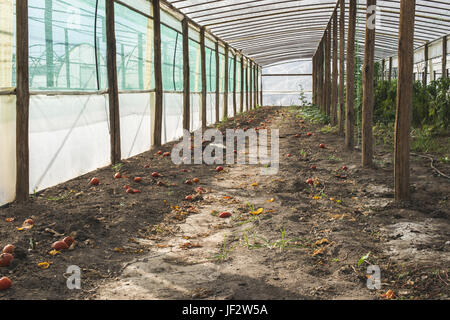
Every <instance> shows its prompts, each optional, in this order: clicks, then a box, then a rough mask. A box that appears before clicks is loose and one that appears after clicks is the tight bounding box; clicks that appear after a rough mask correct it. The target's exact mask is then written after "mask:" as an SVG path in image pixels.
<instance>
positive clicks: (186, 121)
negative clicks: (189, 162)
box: [182, 18, 191, 131]
mask: <svg viewBox="0 0 450 320" xmlns="http://www.w3.org/2000/svg"><path fill="white" fill-rule="evenodd" d="M182 28H183V129H185V130H188V131H190V130H191V129H190V124H191V81H190V80H191V69H190V66H189V23H188V19H187V18H184V19H183V22H182Z"/></svg>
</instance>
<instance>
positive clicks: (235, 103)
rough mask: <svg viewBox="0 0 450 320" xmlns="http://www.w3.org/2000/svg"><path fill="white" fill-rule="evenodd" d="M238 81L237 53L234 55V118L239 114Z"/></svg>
mask: <svg viewBox="0 0 450 320" xmlns="http://www.w3.org/2000/svg"><path fill="white" fill-rule="evenodd" d="M236 81H237V52H235V53H234V59H233V116H236V113H237V96H236V89H237V83H236Z"/></svg>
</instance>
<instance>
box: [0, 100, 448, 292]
mask: <svg viewBox="0 0 450 320" xmlns="http://www.w3.org/2000/svg"><path fill="white" fill-rule="evenodd" d="M300 120H301V119H300V117H299V115H298V113H296V112H295V111H294V110H288V109H277V108H272V109H270V108H264V109H259V110H258V111H256V112H252V113H250V114H249V115H245V116H243V117H242V118H240V119H236V120H235V121H234V122H232V121H230V122H229V123H227V124H225V125H224V126H227V127H236V126H238V123H239V124H240V125H241V126H242V127H244V126H246V125H248V126H249V127H254V126H260V123H262V122H264V124H265V125H267V126H268V127H271V128H280V172H279V174H278V175H277V176H262V175H261V174H260V166H250V165H231V166H225V170H224V171H223V172H221V173H217V172H215V170H214V168H215V167H209V166H191V167H188V170H189V172H184V173H182V172H180V170H181V169H182V168H184V167H177V166H175V165H173V164H172V163H171V162H170V160H169V159H168V158H164V157H162V156H158V155H155V154H154V152H152V153H148V154H144V155H142V156H140V157H137V158H134V159H131V160H130V161H129V162H128V163H126V164H125V166H124V168H123V172H124V175H125V176H129V179H131V178H132V177H134V176H140V177H143V182H142V183H141V184H133V187H135V188H139V189H140V190H141V191H142V193H140V194H135V195H128V194H125V192H124V189H123V185H124V184H126V181H119V182H118V181H117V180H114V179H113V178H112V176H113V173H112V171H111V169H110V168H105V169H102V170H100V171H98V172H96V173H94V174H90V175H89V177H88V176H85V177H81V178H79V179H75V180H73V181H70V182H69V183H67V184H65V185H62V186H58V187H57V188H53V189H49V190H48V191H46V192H45V193H43V194H40V195H38V197H37V198H36V199H34V200H33V201H32V202H30V203H29V204H27V205H25V206H15V205H13V206H10V207H9V208H5V209H2V210H1V211H0V214H1V217H2V219H1V220H2V221H1V224H2V229H1V236H2V239H5V242H9V243H12V242H14V243H15V244H18V245H17V247H19V248H20V247H22V251H24V252H25V256H24V257H23V258H20V257H19V258H18V259H16V260H15V261H16V264H15V265H13V266H12V267H10V268H9V269H8V270H9V271H8V272H9V273H10V276H11V278H13V281H14V282H15V286H14V287H13V288H12V289H10V290H8V291H5V292H3V293H0V299H1V298H3V299H8V298H21V297H24V298H30V297H31V298H55V299H59V298H61V294H62V295H65V297H66V298H76V299H85V298H88V299H192V298H194V299H379V298H380V297H381V294H383V293H385V292H386V291H387V290H393V291H394V293H395V296H396V298H402V299H416V298H422V299H448V295H449V289H448V283H449V279H448V271H449V267H450V242H449V241H450V224H449V213H450V210H449V208H448V203H449V199H448V197H449V194H450V183H449V181H448V180H446V179H444V178H441V177H436V176H433V172H432V171H431V169H430V168H429V164H428V162H427V161H426V160H424V159H420V158H417V159H416V158H413V162H412V166H411V170H412V173H413V174H412V186H413V188H414V192H413V201H412V202H411V203H410V204H409V205H407V206H403V207H396V206H395V205H393V203H392V200H393V199H392V196H393V192H392V187H393V169H392V159H391V154H390V153H387V152H385V151H383V148H381V147H380V148H378V152H377V153H376V160H377V161H376V163H377V168H376V169H372V170H362V169H361V168H360V165H359V159H360V153H359V152H357V151H355V152H353V153H350V152H346V151H345V152H344V151H343V148H342V145H343V139H342V138H341V137H338V136H336V135H334V134H331V133H321V130H320V126H317V125H312V124H308V123H300ZM247 122H249V123H247ZM307 132H311V133H313V135H312V136H311V137H307V135H306V133H307ZM297 134H299V137H297V136H296V135H297ZM321 143H324V144H325V147H326V148H324V149H321V148H319V144H321ZM171 146H172V145H168V146H165V148H164V150H163V151H170V150H171ZM288 154H290V156H288ZM147 164H149V165H150V168H146V165H147ZM311 166H316V167H317V168H316V170H313V169H311ZM343 166H347V167H348V170H347V171H343V170H342V168H343ZM440 169H441V170H442V171H444V172H449V171H450V167H449V166H447V167H443V166H442V167H441V168H440ZM153 171H158V172H160V173H161V174H162V175H164V177H162V178H157V179H154V178H152V177H151V173H152V172H153ZM92 176H97V177H99V178H100V180H101V185H100V186H99V187H94V188H93V187H87V186H86V181H89V179H90V178H91V177H92ZM194 177H198V178H199V180H200V182H199V183H198V184H197V185H186V184H184V182H185V180H186V179H192V178H194ZM308 178H312V179H314V180H315V183H316V184H315V185H314V186H310V185H308V184H307V183H306V180H307V179H308ZM125 179H127V177H126V178H125ZM158 181H163V182H164V183H165V184H166V187H161V186H158V185H157V182H158ZM130 183H131V184H132V182H130ZM199 186H200V187H202V188H204V189H205V193H202V194H198V195H197V196H196V197H195V199H194V201H193V202H190V201H185V200H184V198H185V196H186V195H188V194H195V192H194V189H195V188H197V187H199ZM63 196H64V197H63ZM55 197H61V199H60V200H58V201H55V200H54V198H55ZM49 198H52V199H53V200H49ZM249 206H252V207H253V208H254V210H256V209H258V208H263V211H262V213H260V214H259V215H252V214H250V213H249V212H250V211H251V210H250V208H249ZM220 212H231V213H232V217H231V218H228V219H220V218H219V217H218V216H217V214H218V213H220ZM31 215H34V218H35V220H36V221H37V223H36V227H35V228H33V229H32V230H29V231H25V232H28V233H27V234H24V233H19V232H17V230H15V228H16V227H17V226H13V225H11V223H10V224H8V223H5V222H4V218H6V217H15V218H16V221H17V222H21V221H22V219H25V218H28V217H30V216H31ZM16 224H18V223H16ZM3 225H5V226H6V228H3ZM48 228H51V229H53V230H55V231H57V232H58V233H61V234H64V235H67V234H73V235H74V236H75V239H76V240H77V247H76V248H75V250H71V251H67V252H63V253H62V254H60V255H57V256H55V257H52V258H51V259H52V260H53V261H52V262H53V264H52V265H51V267H50V268H49V269H47V270H39V268H37V267H36V263H37V262H39V261H42V260H45V259H49V256H48V251H49V250H48V247H49V245H50V244H51V242H52V241H54V240H55V239H56V238H57V237H54V235H52V234H51V233H49V232H48V231H46V229H48ZM30 238H32V239H35V241H36V242H37V243H38V245H37V248H35V249H34V250H31V251H28V253H26V250H25V249H24V248H26V247H27V246H28V241H29V239H30ZM2 244H3V243H2ZM5 244H6V243H5ZM369 252H370V255H369V258H368V259H367V262H363V263H362V265H361V266H358V261H359V260H360V258H361V257H362V256H364V255H366V254H367V253H369ZM69 264H75V265H79V266H80V267H82V270H83V280H82V281H83V288H82V290H81V291H78V292H74V291H69V290H68V289H67V288H66V287H65V278H64V270H65V268H66V267H67V265H69ZM369 264H372V265H378V266H379V267H380V270H381V281H382V288H381V290H369V289H368V288H367V286H366V281H367V273H366V270H367V267H368V266H369ZM2 269H3V268H2ZM0 271H2V272H3V270H1V269H0ZM2 274H5V272H3V273H2ZM31 275H32V276H31Z"/></svg>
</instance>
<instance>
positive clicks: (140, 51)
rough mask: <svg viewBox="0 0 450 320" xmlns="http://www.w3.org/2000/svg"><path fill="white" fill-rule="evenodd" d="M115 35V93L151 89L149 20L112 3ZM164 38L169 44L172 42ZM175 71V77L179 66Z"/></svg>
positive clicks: (153, 84) (151, 29) (151, 23)
mask: <svg viewBox="0 0 450 320" xmlns="http://www.w3.org/2000/svg"><path fill="white" fill-rule="evenodd" d="M115 31H116V47H117V81H118V86H119V90H149V89H154V88H155V80H154V75H153V74H154V73H153V20H152V19H149V18H147V17H146V16H143V15H141V14H139V13H137V12H135V11H133V10H130V9H128V8H127V7H125V6H122V5H120V4H117V3H116V4H115ZM163 36H166V35H165V34H164V35H163ZM166 38H167V39H164V40H166V41H167V42H169V43H171V40H172V39H171V38H170V37H168V36H166ZM169 39H170V40H169ZM170 49H172V51H170ZM170 49H169V48H168V50H169V51H170V52H173V48H172V47H171V48H170ZM178 54H180V53H178ZM181 55H182V52H181ZM172 62H173V61H172ZM175 67H176V70H178V73H175V75H176V76H178V77H179V64H176V65H175ZM172 78H173V77H172ZM177 80H178V79H177ZM169 81H170V80H169ZM178 81H179V80H178ZM172 83H173V81H172Z"/></svg>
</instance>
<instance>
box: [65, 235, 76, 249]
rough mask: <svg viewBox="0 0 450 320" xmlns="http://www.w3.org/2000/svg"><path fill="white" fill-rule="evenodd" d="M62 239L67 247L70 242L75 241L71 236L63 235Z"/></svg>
mask: <svg viewBox="0 0 450 320" xmlns="http://www.w3.org/2000/svg"><path fill="white" fill-rule="evenodd" d="M63 241H64V242H65V243H66V244H67V246H68V247H70V246H71V245H72V243H74V242H75V239H74V238H73V237H71V236H68V237H65V238H64V239H63Z"/></svg>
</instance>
